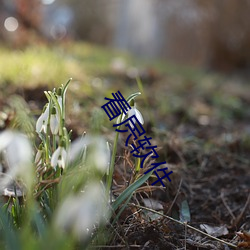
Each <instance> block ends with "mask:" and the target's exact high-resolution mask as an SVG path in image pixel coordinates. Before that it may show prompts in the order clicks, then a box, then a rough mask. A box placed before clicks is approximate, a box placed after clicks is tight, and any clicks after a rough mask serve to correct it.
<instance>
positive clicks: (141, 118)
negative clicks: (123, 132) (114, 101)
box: [128, 106, 144, 128]
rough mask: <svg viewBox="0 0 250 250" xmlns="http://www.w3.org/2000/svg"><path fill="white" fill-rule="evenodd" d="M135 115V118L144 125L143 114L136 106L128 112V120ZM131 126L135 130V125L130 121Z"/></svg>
mask: <svg viewBox="0 0 250 250" xmlns="http://www.w3.org/2000/svg"><path fill="white" fill-rule="evenodd" d="M133 115H135V117H136V118H137V119H138V121H139V122H140V123H141V124H143V123H144V120H143V117H142V114H141V112H140V111H139V110H138V109H137V108H136V107H135V106H133V107H131V109H130V110H129V111H128V118H130V117H131V116H133ZM129 124H130V126H131V127H132V128H134V125H133V124H132V122H130V121H129Z"/></svg>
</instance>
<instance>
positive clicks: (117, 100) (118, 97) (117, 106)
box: [102, 91, 131, 121]
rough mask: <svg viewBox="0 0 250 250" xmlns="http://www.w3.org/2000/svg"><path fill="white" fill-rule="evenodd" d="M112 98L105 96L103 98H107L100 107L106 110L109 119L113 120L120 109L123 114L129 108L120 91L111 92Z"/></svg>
mask: <svg viewBox="0 0 250 250" xmlns="http://www.w3.org/2000/svg"><path fill="white" fill-rule="evenodd" d="M112 95H113V97H114V99H110V98H107V97H105V98H104V99H105V100H109V102H107V103H106V104H104V105H102V109H103V110H104V111H105V112H106V114H107V115H108V117H109V120H110V121H111V120H113V119H114V118H116V117H118V116H119V115H120V114H121V111H122V112H123V113H124V114H127V111H128V110H129V109H131V107H130V105H129V104H128V102H127V101H126V100H125V98H124V97H123V96H122V94H121V92H120V91H118V92H117V93H115V94H114V93H112Z"/></svg>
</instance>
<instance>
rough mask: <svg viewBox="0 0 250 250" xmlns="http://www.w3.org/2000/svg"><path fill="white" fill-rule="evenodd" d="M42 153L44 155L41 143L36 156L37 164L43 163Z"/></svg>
mask: <svg viewBox="0 0 250 250" xmlns="http://www.w3.org/2000/svg"><path fill="white" fill-rule="evenodd" d="M42 155H43V145H42V143H41V144H40V145H39V147H38V150H37V153H36V156H35V164H38V165H39V164H40V163H41V159H42Z"/></svg>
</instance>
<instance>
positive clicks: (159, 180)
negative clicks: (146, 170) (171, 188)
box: [151, 167, 173, 187]
mask: <svg viewBox="0 0 250 250" xmlns="http://www.w3.org/2000/svg"><path fill="white" fill-rule="evenodd" d="M167 169H168V168H167V167H166V168H162V169H158V170H157V171H162V172H163V173H164V175H163V176H162V177H160V176H159V175H158V174H157V172H156V171H154V174H155V175H156V176H157V178H158V180H157V181H155V182H153V183H152V184H151V185H152V186H154V185H155V184H156V183H157V182H161V184H162V186H163V187H165V185H164V183H163V181H162V180H163V179H164V178H165V177H167V178H168V181H169V182H171V179H170V178H169V175H170V174H172V173H173V171H170V172H169V173H167V172H166V170H167Z"/></svg>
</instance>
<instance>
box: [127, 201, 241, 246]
mask: <svg viewBox="0 0 250 250" xmlns="http://www.w3.org/2000/svg"><path fill="white" fill-rule="evenodd" d="M128 205H130V206H134V207H137V208H141V209H145V210H148V211H150V212H152V213H155V214H159V215H161V216H163V217H165V218H167V219H169V220H171V221H174V222H176V223H178V224H181V225H183V226H185V223H186V222H181V221H178V220H175V219H173V218H172V217H170V216H167V215H165V214H161V213H160V212H157V211H155V210H153V209H150V208H147V207H144V206H141V205H136V204H134V203H129V204H128ZM186 227H188V228H190V229H192V230H194V231H196V232H199V233H201V234H203V235H206V236H207V237H209V238H211V239H213V240H217V241H219V242H221V243H223V244H226V245H228V246H230V247H233V248H237V246H236V245H234V244H231V243H229V242H226V241H224V240H221V239H218V238H216V237H214V236H212V235H209V234H207V233H205V232H203V231H201V230H199V229H197V228H195V227H192V226H190V225H188V224H186Z"/></svg>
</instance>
